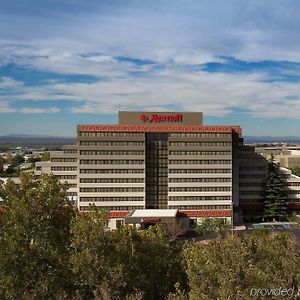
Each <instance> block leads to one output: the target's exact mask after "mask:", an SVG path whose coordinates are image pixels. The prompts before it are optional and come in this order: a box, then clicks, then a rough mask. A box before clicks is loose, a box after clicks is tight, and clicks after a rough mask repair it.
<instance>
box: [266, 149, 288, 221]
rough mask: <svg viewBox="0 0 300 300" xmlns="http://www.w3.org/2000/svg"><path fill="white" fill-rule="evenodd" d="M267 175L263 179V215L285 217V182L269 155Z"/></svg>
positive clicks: (286, 203)
mask: <svg viewBox="0 0 300 300" xmlns="http://www.w3.org/2000/svg"><path fill="white" fill-rule="evenodd" d="M268 171H269V172H268V177H267V179H266V180H265V190H264V215H265V216H266V217H269V218H272V219H273V220H275V219H276V218H278V219H279V220H280V219H286V218H287V216H288V213H287V209H288V195H287V192H286V189H285V186H286V185H285V182H284V179H283V177H282V175H281V174H280V173H279V166H278V165H277V164H276V163H275V161H274V155H273V154H272V155H271V159H270V161H269V170H268Z"/></svg>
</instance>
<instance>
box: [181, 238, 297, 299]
mask: <svg viewBox="0 0 300 300" xmlns="http://www.w3.org/2000/svg"><path fill="white" fill-rule="evenodd" d="M184 252H185V258H186V261H187V274H188V278H189V287H190V299H207V300H210V299H245V300H246V299H253V297H250V289H251V288H257V289H259V288H261V289H262V288H263V289H272V288H279V287H283V288H294V289H295V290H297V288H298V283H299V266H300V261H299V256H298V254H297V253H296V251H295V247H294V243H293V242H292V241H291V239H290V237H289V236H288V235H284V234H281V235H270V234H267V233H264V234H262V233H260V234H252V235H245V236H244V237H241V238H237V237H230V236H228V237H227V238H225V239H216V240H214V241H212V242H210V243H209V244H208V245H201V244H189V245H187V247H186V248H185V251H184Z"/></svg>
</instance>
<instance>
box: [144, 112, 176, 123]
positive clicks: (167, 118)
mask: <svg viewBox="0 0 300 300" xmlns="http://www.w3.org/2000/svg"><path fill="white" fill-rule="evenodd" d="M140 120H141V121H142V122H144V123H146V122H147V123H181V122H182V115H181V114H177V115H158V114H151V115H150V116H149V115H146V114H141V115H140Z"/></svg>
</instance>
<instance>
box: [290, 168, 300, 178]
mask: <svg viewBox="0 0 300 300" xmlns="http://www.w3.org/2000/svg"><path fill="white" fill-rule="evenodd" d="M291 170H292V173H293V174H294V175H297V176H300V167H299V166H295V167H293V168H292V169H291Z"/></svg>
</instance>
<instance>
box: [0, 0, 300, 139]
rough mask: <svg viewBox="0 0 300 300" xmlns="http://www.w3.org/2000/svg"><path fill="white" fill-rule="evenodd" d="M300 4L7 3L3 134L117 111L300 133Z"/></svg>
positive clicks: (1, 1)
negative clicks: (184, 114)
mask: <svg viewBox="0 0 300 300" xmlns="http://www.w3.org/2000/svg"><path fill="white" fill-rule="evenodd" d="M299 14H300V1H298V0H276V1H274V0H251V1H249V0H247V1H244V0H226V1H224V0H209V1H207V0H201V1H199V0H89V1H84V0H26V1H17V0H10V1H6V0H0V135H7V134H38V135H55V136H75V135H76V127H75V126H76V124H111V123H116V122H117V112H118V111H119V110H139V111H147V110H148V111H192V112H197V111H201V112H203V114H204V123H205V124H207V125H240V126H241V127H242V128H243V133H244V135H256V136H264V135H269V136H300V34H299V32H300V18H299Z"/></svg>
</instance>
